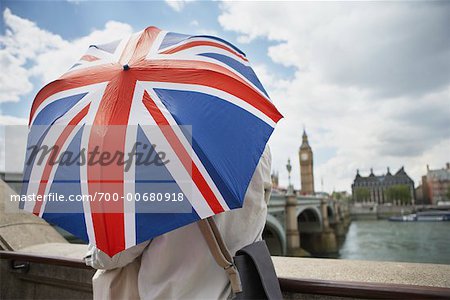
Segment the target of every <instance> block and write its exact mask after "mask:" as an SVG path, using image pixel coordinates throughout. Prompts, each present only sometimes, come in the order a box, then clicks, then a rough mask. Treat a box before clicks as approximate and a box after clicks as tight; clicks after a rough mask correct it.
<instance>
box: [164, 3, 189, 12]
mask: <svg viewBox="0 0 450 300" xmlns="http://www.w3.org/2000/svg"><path fill="white" fill-rule="evenodd" d="M165 1H166V4H167V5H169V6H170V7H171V8H172V9H173V10H174V11H177V12H180V11H182V10H183V8H184V7H185V6H186V4H187V3H189V2H193V1H194V0H165Z"/></svg>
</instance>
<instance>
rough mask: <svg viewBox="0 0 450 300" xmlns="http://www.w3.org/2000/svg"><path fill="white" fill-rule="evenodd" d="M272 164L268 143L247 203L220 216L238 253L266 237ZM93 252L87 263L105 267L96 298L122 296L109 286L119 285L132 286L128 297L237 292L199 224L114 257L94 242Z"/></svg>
mask: <svg viewBox="0 0 450 300" xmlns="http://www.w3.org/2000/svg"><path fill="white" fill-rule="evenodd" d="M270 168H271V155H270V150H269V148H268V147H266V149H265V151H264V153H263V155H262V157H261V159H260V161H259V164H258V166H257V168H256V170H255V173H254V174H253V177H252V180H251V182H250V185H249V187H248V189H247V193H246V195H245V201H244V207H243V208H241V209H235V210H232V211H229V212H225V213H222V214H219V215H216V216H214V219H215V221H216V223H217V226H218V227H219V230H220V232H221V234H222V236H223V239H224V241H225V243H226V244H227V246H228V248H229V250H230V252H231V253H232V254H234V253H235V252H236V251H237V250H239V249H241V248H242V247H244V246H246V245H249V244H251V243H253V242H255V241H258V240H261V238H262V232H263V229H264V225H265V222H266V216H267V202H268V200H269V197H270V188H271V178H270ZM87 256H89V258H87V259H86V263H87V264H88V265H90V266H92V267H94V268H96V269H99V270H98V271H97V273H96V274H95V276H94V278H93V283H94V299H111V298H117V295H116V296H114V295H111V293H110V290H109V288H108V287H109V286H110V285H114V284H120V286H123V287H124V288H125V289H130V290H127V293H128V292H130V293H128V294H127V295H133V291H131V289H135V290H136V291H135V294H136V297H137V293H139V297H140V298H141V299H194V298H195V299H226V298H228V297H229V296H230V294H231V288H230V283H229V280H228V277H227V275H226V273H225V271H224V270H223V269H221V268H220V267H219V266H218V265H217V264H216V262H215V260H214V258H213V257H212V255H211V253H210V252H209V248H208V246H207V244H206V242H205V240H204V238H203V236H202V235H201V233H200V230H199V228H198V226H197V225H196V224H195V223H194V224H190V225H187V226H184V227H182V228H179V229H176V230H174V231H171V232H169V233H166V234H163V235H161V236H158V237H156V238H154V239H153V240H152V241H151V242H145V243H142V244H139V245H136V246H134V247H132V248H130V249H127V250H125V251H123V252H121V253H118V254H116V255H115V256H114V257H112V258H109V257H108V256H107V255H106V254H104V253H103V252H101V251H100V250H98V249H97V248H95V246H93V245H90V246H89V251H88V255H87ZM139 257H140V268H139ZM136 258H138V260H135V259H136ZM133 261H134V262H133ZM131 262H133V264H132V265H133V267H130V266H132V265H129V264H130V263H131ZM126 265H128V270H126V275H123V274H122V276H119V277H121V278H120V280H121V282H120V283H117V282H111V281H116V280H117V273H118V272H125V271H123V270H122V271H120V270H121V269H117V268H121V267H123V266H126ZM135 266H137V267H135ZM123 269H126V268H123ZM138 269H139V270H138ZM108 270H110V271H108ZM114 270H115V271H114ZM137 272H138V274H133V273H137ZM124 278H127V279H126V282H123V281H124ZM136 283H137V284H136Z"/></svg>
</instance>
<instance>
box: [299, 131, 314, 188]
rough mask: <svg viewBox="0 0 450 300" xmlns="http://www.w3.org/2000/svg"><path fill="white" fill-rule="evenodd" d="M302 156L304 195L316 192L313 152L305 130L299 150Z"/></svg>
mask: <svg viewBox="0 0 450 300" xmlns="http://www.w3.org/2000/svg"><path fill="white" fill-rule="evenodd" d="M298 154H299V158H300V176H301V180H300V181H301V187H302V189H301V193H302V194H303V195H313V194H314V172H313V153H312V150H311V147H310V146H309V143H308V136H307V135H306V132H305V130H303V136H302V145H301V146H300V150H299V151H298Z"/></svg>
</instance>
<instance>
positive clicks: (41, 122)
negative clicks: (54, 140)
mask: <svg viewBox="0 0 450 300" xmlns="http://www.w3.org/2000/svg"><path fill="white" fill-rule="evenodd" d="M86 95H87V93H82V94H77V95H73V96H69V97H65V98H61V99H59V100H56V101H54V102H52V103H50V104H48V105H47V106H46V107H44V109H42V110H41V111H40V112H39V114H38V115H37V116H36V118H35V119H34V122H33V124H32V126H31V127H30V133H29V134H28V142H27V153H26V157H25V162H30V163H29V164H25V165H24V172H23V185H22V191H21V193H22V195H25V194H26V193H27V189H28V181H29V180H30V175H31V169H32V168H33V165H34V159H35V158H34V157H33V158H32V159H30V156H31V154H32V153H33V148H32V147H37V148H39V147H40V146H41V144H42V141H43V139H44V138H45V136H46V134H47V132H48V129H49V128H50V126H51V125H53V123H55V121H56V120H58V119H59V118H61V117H62V116H63V115H64V114H65V113H67V112H68V111H69V109H71V108H72V107H73V106H74V105H75V104H77V103H78V102H79V101H80V100H81V99H83V97H84V96H86ZM46 146H48V147H52V146H53V145H46ZM30 147H31V148H30ZM21 208H23V203H21Z"/></svg>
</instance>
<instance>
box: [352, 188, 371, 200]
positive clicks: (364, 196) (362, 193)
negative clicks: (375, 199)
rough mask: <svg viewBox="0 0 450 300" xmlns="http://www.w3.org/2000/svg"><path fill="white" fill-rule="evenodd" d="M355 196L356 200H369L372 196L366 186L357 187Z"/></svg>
mask: <svg viewBox="0 0 450 300" xmlns="http://www.w3.org/2000/svg"><path fill="white" fill-rule="evenodd" d="M354 197H355V200H356V202H363V201H367V200H369V198H370V191H369V189H367V188H364V187H359V188H355V190H354Z"/></svg>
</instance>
